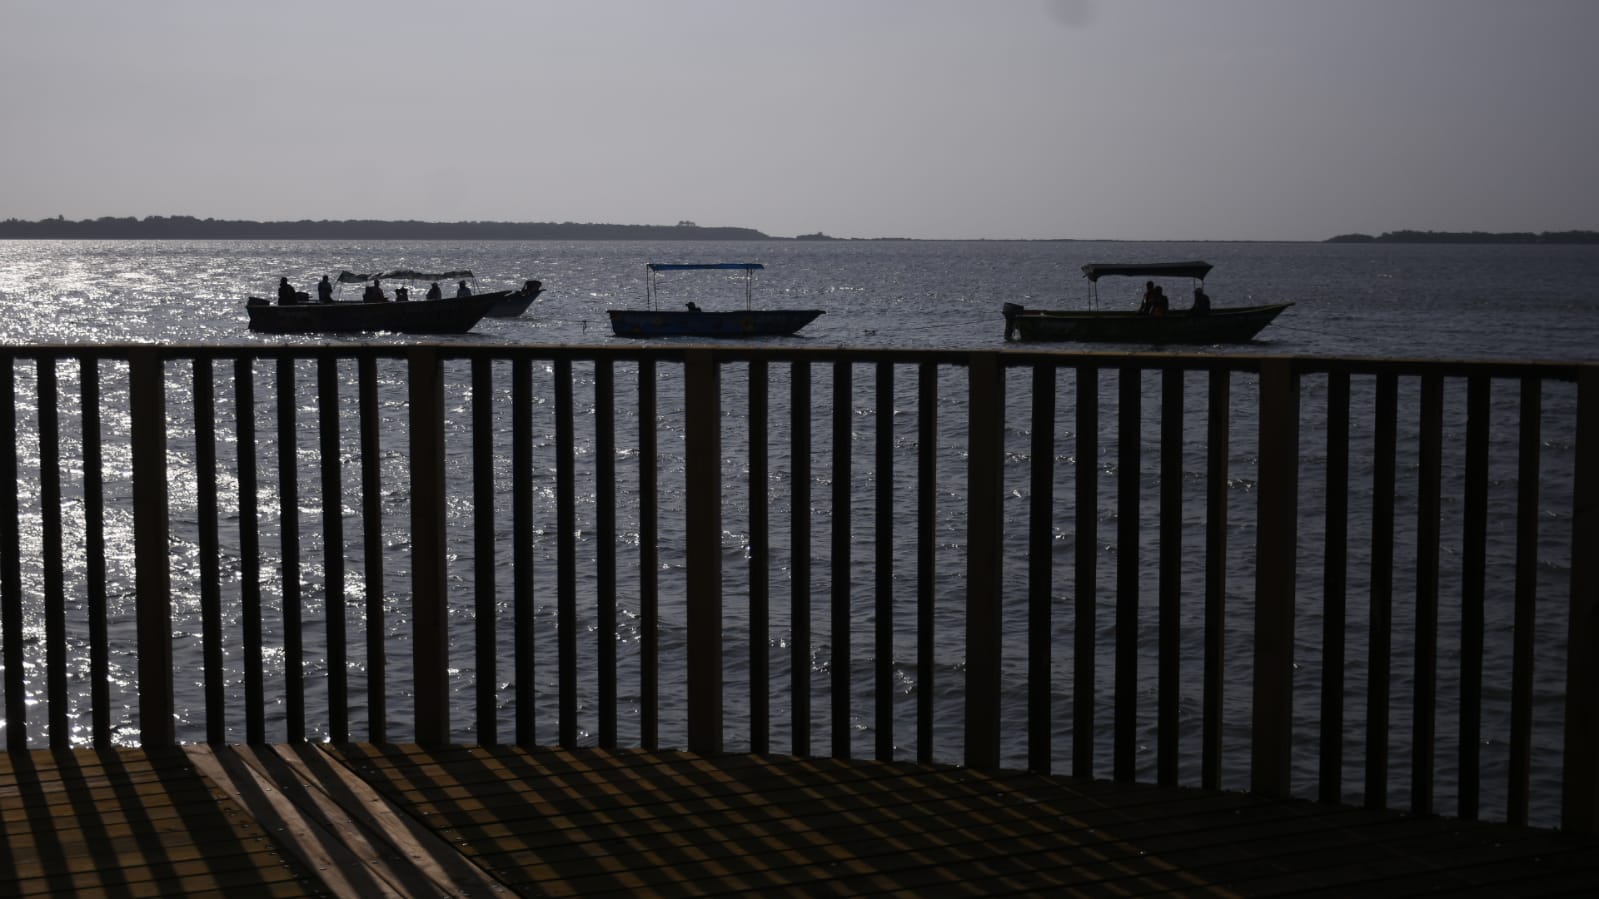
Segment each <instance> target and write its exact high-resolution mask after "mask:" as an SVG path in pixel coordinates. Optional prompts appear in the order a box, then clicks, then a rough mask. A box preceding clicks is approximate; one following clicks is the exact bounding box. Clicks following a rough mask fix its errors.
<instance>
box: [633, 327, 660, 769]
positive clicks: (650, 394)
mask: <svg viewBox="0 0 1599 899" xmlns="http://www.w3.org/2000/svg"><path fill="white" fill-rule="evenodd" d="M656 381H657V377H656V370H655V361H654V360H653V359H650V358H644V359H640V360H639V364H638V457H639V466H638V469H639V474H638V480H639V485H638V491H639V511H638V514H639V525H638V532H639V588H638V591H639V619H640V620H639V628H640V632H639V695H640V697H641V699H640V706H641V708H640V709H639V729H640V733H639V743H640V744H641V745H642V746H643V747H644V748H645V749H655V748H657V747H658V746H659V745H660V721H661V690H660V673H661V672H660V659H661V649H660V646H661V639H660V632H661V613H660V571H659V567H660V562H659V552H660V551H659V550H658V549H657V548H656V546H657V543H658V541H659V539H660V522H659V513H660V495H659V493H658V491H659V489H660V487H659V481H660V456H659V454H658V449H659V437H658V432H657V431H656V423H655V410H656V405H657V403H656Z"/></svg>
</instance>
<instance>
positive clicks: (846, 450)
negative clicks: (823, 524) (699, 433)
mask: <svg viewBox="0 0 1599 899" xmlns="http://www.w3.org/2000/svg"><path fill="white" fill-rule="evenodd" d="M832 406H833V460H832V464H833V474H832V478H833V491H832V502H833V508H832V511H833V521H832V529H831V533H832V544H831V548H832V551H831V556H832V558H831V560H830V561H831V565H829V568H828V570H829V577H828V584H829V587H830V602H829V604H828V609H829V611H830V612H831V613H832V614H831V617H830V628H831V633H830V634H829V638H830V642H831V643H832V647H831V649H830V651H829V653H828V658H829V663H830V668H831V672H832V696H831V697H830V708H831V709H832V715H833V753H832V754H833V758H838V759H847V758H849V757H850V732H851V730H852V729H853V728H852V727H851V726H850V718H851V716H850V699H851V696H850V687H851V684H850V662H851V654H852V652H853V645H852V635H851V633H850V599H851V597H850V594H851V592H852V590H851V586H852V585H851V583H850V546H851V542H852V540H851V538H852V537H853V534H852V533H851V529H852V526H853V524H852V523H853V516H852V515H851V514H850V512H851V509H850V505H851V504H850V497H851V496H852V495H853V492H854V484H853V482H852V476H851V471H850V470H851V467H852V464H853V457H852V454H851V451H850V450H851V446H852V439H853V437H854V433H853V432H854V429H855V415H854V413H855V404H854V369H853V367H852V366H851V365H850V363H849V362H845V361H841V362H836V363H834V364H833V403H832Z"/></svg>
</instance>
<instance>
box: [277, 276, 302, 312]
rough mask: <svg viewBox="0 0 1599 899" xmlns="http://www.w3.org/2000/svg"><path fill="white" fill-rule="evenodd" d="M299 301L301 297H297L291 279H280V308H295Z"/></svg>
mask: <svg viewBox="0 0 1599 899" xmlns="http://www.w3.org/2000/svg"><path fill="white" fill-rule="evenodd" d="M298 301H299V297H298V296H296V295H295V292H294V285H293V284H290V283H289V279H288V278H279V279H278V305H279V306H293V305H294V304H295V303H296V302H298Z"/></svg>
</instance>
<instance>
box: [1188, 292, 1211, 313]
mask: <svg viewBox="0 0 1599 899" xmlns="http://www.w3.org/2000/svg"><path fill="white" fill-rule="evenodd" d="M1188 314H1189V315H1209V314H1210V295H1209V294H1207V293H1205V288H1203V287H1196V288H1194V308H1192V309H1190V310H1188Z"/></svg>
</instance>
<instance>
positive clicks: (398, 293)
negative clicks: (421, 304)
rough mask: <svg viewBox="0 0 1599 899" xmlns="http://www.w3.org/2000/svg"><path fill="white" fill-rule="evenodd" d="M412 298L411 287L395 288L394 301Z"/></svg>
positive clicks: (398, 301) (400, 301)
mask: <svg viewBox="0 0 1599 899" xmlns="http://www.w3.org/2000/svg"><path fill="white" fill-rule="evenodd" d="M410 298H411V289H410V288H409V287H396V288H394V302H396V303H403V302H405V301H406V300H409V299H410Z"/></svg>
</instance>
